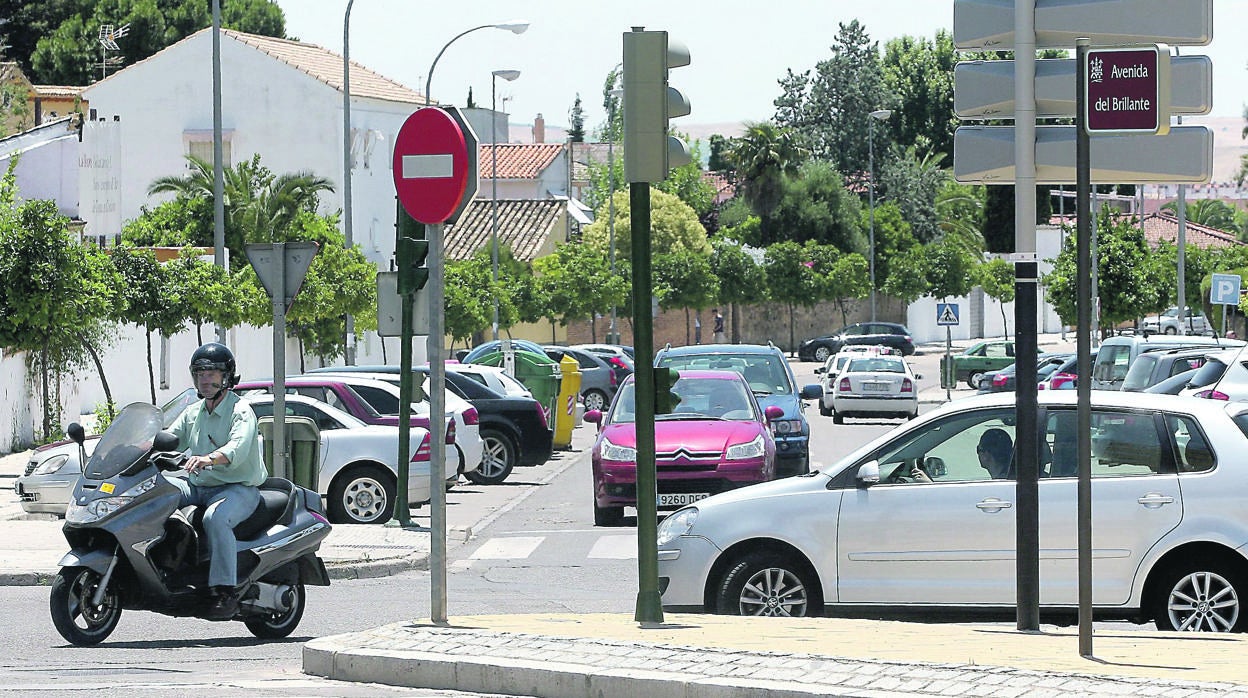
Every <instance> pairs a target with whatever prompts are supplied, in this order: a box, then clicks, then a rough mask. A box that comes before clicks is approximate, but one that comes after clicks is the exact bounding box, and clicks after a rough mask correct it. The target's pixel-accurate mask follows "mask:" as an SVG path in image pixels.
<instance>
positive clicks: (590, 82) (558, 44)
mask: <svg viewBox="0 0 1248 698" xmlns="http://www.w3.org/2000/svg"><path fill="white" fill-rule="evenodd" d="M277 4H278V5H280V6H281V7H282V10H283V11H284V12H285V13H286V22H287V33H288V34H290V35H291V36H295V37H297V38H299V39H300V40H303V41H307V42H311V43H315V44H319V45H321V46H324V47H325V48H328V49H331V50H333V51H336V52H341V51H342V39H343V13H344V11H345V9H346V6H347V2H346V0H277ZM712 8H713V9H712ZM1213 8H1214V39H1213V43H1212V44H1210V45H1209V46H1206V47H1193V48H1185V49H1183V53H1184V54H1200V53H1203V54H1205V55H1209V56H1210V57H1211V58H1212V60H1213V65H1214V109H1213V113H1212V115H1213V116H1231V117H1238V116H1240V115H1241V113H1242V111H1243V107H1244V104H1245V102H1248V41H1245V40H1244V38H1243V31H1244V29H1245V28H1248V2H1244V0H1213ZM854 18H857V19H858V20H859V21H860V22H861V23H862V24H863V25H864V26H865V27H866V29H867V31H868V33H869V34H870V35H871V37H872V38H873V39H875V40H877V41H879V42H881V44H882V43H883V42H884V41H886V40H887V39H890V38H893V37H896V36H902V35H911V36H923V37H929V38H930V37H931V36H933V35H934V34H935V32H936V30H937V29H940V28H945V29H951V28H952V25H953V2H952V0H872V1H871V2H861V1H857V0H855V1H851V0H777V1H775V2H772V3H760V2H757V0H750V1H747V0H721V1H720V2H717V3H702V2H689V1H684V2H682V1H680V0H675V1H672V0H667V1H666V2H660V1H659V0H629V2H611V3H606V2H601V0H578V1H576V2H573V1H572V0H512V1H511V2H502V1H501V0H476V1H475V2H471V3H445V2H443V3H434V2H413V1H412V0H355V2H354V5H353V7H352V11H351V58H352V59H353V60H355V61H358V62H360V63H362V64H364V65H365V66H368V67H369V68H371V69H373V70H376V71H378V72H380V73H382V74H384V75H386V76H388V77H391V78H393V79H395V80H398V81H399V82H402V83H404V84H406V85H408V86H409V87H413V88H416V89H418V90H421V91H423V90H424V85H425V80H426V77H427V75H428V72H429V66H430V64H431V63H432V62H433V59H434V57H435V55H436V53H437V51H438V49H439V48H441V47H442V45H443V44H445V43H446V42H447V41H448V40H450V39H451V37H453V36H455V35H456V34H458V33H459V32H461V31H463V30H465V29H469V28H471V27H474V26H478V25H482V24H495V23H500V22H505V21H509V20H513V19H525V20H528V21H529V22H531V24H532V26H531V27H530V28H529V30H528V31H527V32H526V33H524V34H520V35H514V34H512V33H510V32H505V31H499V30H493V29H483V30H481V31H477V32H474V33H472V34H469V35H467V36H465V37H463V38H461V39H459V40H458V41H457V42H455V44H454V45H453V46H451V47H450V48H449V49H448V50H447V52H446V54H445V55H443V56H442V58H441V60H440V61H439V62H438V65H437V69H436V70H435V72H434V76H433V85H432V89H431V92H432V94H433V97H434V98H435V99H440V100H445V101H449V102H451V103H454V104H463V103H464V101H465V98H466V95H467V94H468V88H469V87H470V86H471V87H472V89H473V94H474V97H475V99H476V101H477V102H478V104H480V105H482V106H486V107H488V106H489V104H490V73H491V71H494V70H500V69H515V70H520V71H521V76H520V77H519V79H517V80H516V81H515V82H506V81H504V80H501V79H500V80H499V81H498V89H497V97H498V101H499V108H500V109H501V108H502V107H503V99H504V98H505V97H506V98H510V99H509V100H507V102H506V107H507V111H508V112H510V114H511V120H512V121H513V123H528V122H532V120H533V117H534V116H536V115H537V114H538V113H541V114H543V115H544V117H545V119H546V122H547V124H550V125H565V124H567V122H568V116H567V115H568V111H569V110H570V108H571V107H572V103H573V101H574V99H575V98H576V95H577V93H578V92H579V93H580V95H581V99H582V103H583V107H584V109H585V114H586V125H587V127H589V128H591V129H592V128H594V127H596V126H597V125H598V124H600V123H601V122H602V121H603V120H604V118H605V116H604V113H603V110H602V107H601V102H602V83H603V80H604V78H605V77H606V74H607V72H608V71H609V70H610V69H611V68H612V67H613V66H615V65H616V64H617V63H619V61H620V59H621V51H622V49H621V41H622V40H621V35H622V34H623V33H624V32H626V31H629V29H630V28H631V27H633V26H644V27H645V28H647V29H665V30H667V31H668V32H669V33H670V34H671V36H672V37H673V38H677V39H680V40H681V41H683V42H684V43H685V45H686V46H688V48H689V51H690V54H691V56H692V64H691V65H689V66H688V67H685V68H680V69H678V70H674V71H673V72H672V84H673V86H676V87H678V88H679V89H680V90H681V91H682V92H684V93H685V94H686V95H687V96H688V97H689V99H690V101H691V102H692V105H693V112H692V114H690V116H688V117H684V120H685V121H686V123H697V124H716V123H735V122H741V121H757V120H763V119H767V118H770V117H771V116H772V114H773V107H772V100H774V99H775V98H776V96H778V95H779V94H780V90H779V87H778V86H777V84H776V81H777V80H778V79H780V78H781V77H783V76H784V74H785V71H786V69H789V68H792V69H793V70H794V71H802V70H806V69H808V68H813V67H814V65H815V64H816V63H817V62H818V61H820V60H823V59H825V58H827V57H828V56H830V55H831V51H830V48H829V47H830V46H831V44H832V40H833V38H834V37H835V35H836V32H837V24H838V22H848V21H850V20H851V19H854Z"/></svg>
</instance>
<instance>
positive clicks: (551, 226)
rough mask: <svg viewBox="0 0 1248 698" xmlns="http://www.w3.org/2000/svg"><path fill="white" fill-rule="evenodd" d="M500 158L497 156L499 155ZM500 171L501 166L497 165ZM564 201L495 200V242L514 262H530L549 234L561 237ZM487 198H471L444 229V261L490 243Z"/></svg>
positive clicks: (463, 256) (466, 256)
mask: <svg viewBox="0 0 1248 698" xmlns="http://www.w3.org/2000/svg"><path fill="white" fill-rule="evenodd" d="M500 155H501V153H500ZM499 169H500V170H502V163H499ZM566 205H567V202H566V201H563V200H559V199H499V200H498V243H499V246H500V247H510V248H511V253H512V254H513V255H514V256H515V257H516V259H518V260H522V261H525V262H532V261H533V260H534V259H535V258H536V257H537V256H538V254H539V253H540V252H541V250H542V247H543V246H545V244H546V241H547V240H548V239H550V236H551V235H559V236H561V237H560V238H559V239H560V241H562V240H563V238H562V236H563V235H564V229H563V226H562V225H556V224H558V223H559V222H560V221H561V220H562V216H563V212H564V207H565V206H566ZM490 209H491V207H490V201H489V200H488V199H473V201H472V203H470V204H468V208H466V209H464V212H463V214H461V215H460V217H459V220H458V221H457V222H456V223H455V225H451V226H447V228H446V243H445V248H444V251H445V255H446V257H447V259H451V260H462V259H468V258H470V257H472V255H473V253H475V252H476V251H477V250H479V249H481V248H483V247H485V248H488V247H489V244H490V232H491V226H490V221H491V215H490Z"/></svg>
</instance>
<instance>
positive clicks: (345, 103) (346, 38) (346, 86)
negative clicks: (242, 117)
mask: <svg viewBox="0 0 1248 698" xmlns="http://www.w3.org/2000/svg"><path fill="white" fill-rule="evenodd" d="M354 4H355V0H347V10H346V12H344V13H343V15H342V235H343V246H344V247H346V248H347V249H348V250H349V249H351V247H352V246H353V245H354V243H355V241H354V236H353V234H352V230H351V6H352V5H354ZM345 330H346V335H347V357H346V359H347V365H348V366H354V365H355V318H354V317H352V316H351V313H347V320H346V327H345Z"/></svg>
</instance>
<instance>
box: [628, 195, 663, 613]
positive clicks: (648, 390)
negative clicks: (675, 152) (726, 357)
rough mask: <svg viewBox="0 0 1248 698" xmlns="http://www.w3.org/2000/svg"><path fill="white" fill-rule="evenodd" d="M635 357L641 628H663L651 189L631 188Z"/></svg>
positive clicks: (638, 561)
mask: <svg viewBox="0 0 1248 698" xmlns="http://www.w3.org/2000/svg"><path fill="white" fill-rule="evenodd" d="M628 186H629V192H628V206H629V212H630V215H631V216H632V222H633V223H632V230H633V235H632V253H633V351H634V352H635V353H636V355H637V361H636V367H637V368H636V371H635V373H634V376H635V377H634V380H635V381H636V382H637V385H636V390H635V391H634V393H633V395H634V402H635V403H636V408H637V418H636V422H634V425H635V427H636V432H637V611H636V614H635V615H634V616H633V620H636V621H637V622H639V623H662V622H663V603H662V600H661V598H660V596H659V549H658V544H657V540H658V517H659V512H658V509H659V501H658V499H659V492H658V484H657V483H656V482H655V472H654V396H655V392H654V317H653V316H652V315H651V310H650V298H651V285H650V284H651V279H650V183H649V182H632V183H631V184H629V185H628Z"/></svg>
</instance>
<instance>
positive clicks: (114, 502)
mask: <svg viewBox="0 0 1248 698" xmlns="http://www.w3.org/2000/svg"><path fill="white" fill-rule="evenodd" d="M157 477H159V476H158V475H153V476H151V477H149V478H148V479H146V480H144V481H143V482H140V483H139V484H137V485H135V486H134V487H131V488H130V489H128V490H126V491H125V492H122V493H121V494H119V495H117V496H116V497H105V498H103V499H96V500H94V501H92V502H91V503H89V504H85V505H82V504H78V503H77V502H74V501H71V502H70V503H69V507H67V508H66V509H65V520H66V521H67V522H69V523H76V524H84V523H91V522H93V521H99V520H100V519H102V518H104V517H105V516H108V515H109V514H111V513H113V512H114V511H117V510H118V509H120V508H122V507H124V506H126V505H127V504H129V503H130V502H131V501H132V500H134V498H135V497H137V496H139V495H141V494H143V493H144V492H147V491H148V490H150V489H152V488H153V487H155V486H156V478H157Z"/></svg>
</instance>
